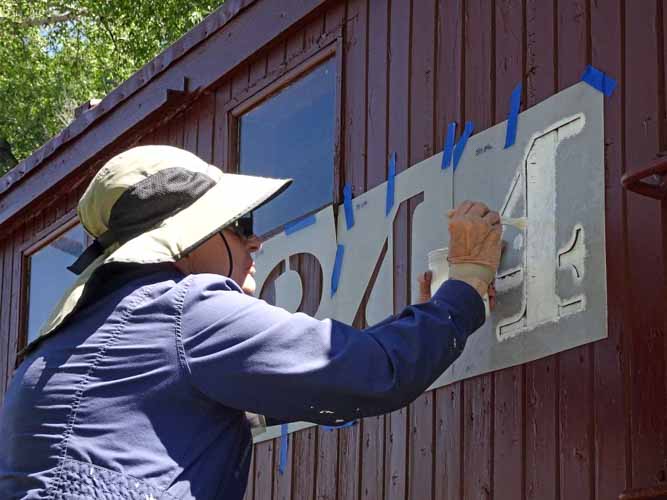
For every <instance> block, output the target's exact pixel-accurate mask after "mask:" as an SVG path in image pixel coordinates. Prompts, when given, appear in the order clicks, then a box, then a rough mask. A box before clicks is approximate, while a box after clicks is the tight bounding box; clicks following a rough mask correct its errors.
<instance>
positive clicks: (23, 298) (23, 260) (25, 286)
mask: <svg viewBox="0 0 667 500" xmlns="http://www.w3.org/2000/svg"><path fill="white" fill-rule="evenodd" d="M80 224H81V222H80V221H79V217H78V215H77V213H76V208H73V209H71V210H69V211H68V212H66V213H65V214H63V215H62V216H61V217H60V218H58V219H56V220H55V221H54V222H52V223H51V224H49V225H47V226H46V227H45V228H43V229H42V230H40V231H39V232H37V233H36V234H34V235H33V236H32V237H31V238H29V239H28V240H26V241H25V242H23V244H22V245H21V247H20V248H19V255H18V257H19V262H20V268H19V275H20V277H21V285H20V290H19V291H20V298H19V311H18V314H19V317H18V330H19V331H18V341H17V344H16V350H17V353H19V352H21V351H22V350H23V349H25V347H26V345H27V344H28V313H29V310H30V276H29V274H30V258H31V257H32V256H33V255H35V254H36V253H37V252H39V251H40V250H42V249H43V248H45V247H47V246H48V245H50V244H51V243H52V242H53V241H55V240H57V239H58V238H60V237H61V236H62V235H63V234H65V233H66V232H67V231H69V230H70V229H72V228H74V227H76V226H77V225H80ZM84 234H85V236H86V245H90V243H92V238H91V237H90V235H89V234H88V232H86V231H85V229H84ZM20 362H21V359H19V357H18V356H17V360H16V365H17V366H18V364H19V363H20Z"/></svg>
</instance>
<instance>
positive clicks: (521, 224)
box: [500, 217, 528, 230]
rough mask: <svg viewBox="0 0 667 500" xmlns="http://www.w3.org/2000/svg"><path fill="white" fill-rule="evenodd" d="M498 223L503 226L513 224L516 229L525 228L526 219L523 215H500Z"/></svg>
mask: <svg viewBox="0 0 667 500" xmlns="http://www.w3.org/2000/svg"><path fill="white" fill-rule="evenodd" d="M500 223H501V224H503V225H505V226H514V227H515V228H517V229H521V230H523V229H526V226H527V225H528V220H527V219H526V218H525V217H516V218H514V217H500Z"/></svg>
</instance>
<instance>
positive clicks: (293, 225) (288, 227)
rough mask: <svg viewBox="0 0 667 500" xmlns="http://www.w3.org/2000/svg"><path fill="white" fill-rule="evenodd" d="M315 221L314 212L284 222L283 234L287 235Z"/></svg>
mask: <svg viewBox="0 0 667 500" xmlns="http://www.w3.org/2000/svg"><path fill="white" fill-rule="evenodd" d="M316 222H317V218H316V217H315V214H312V215H309V216H308V217H304V218H303V219H301V220H298V221H295V222H290V223H289V224H285V234H286V235H287V236H289V235H290V234H293V233H296V232H297V231H300V230H301V229H303V228H304V227H308V226H312V225H313V224H315V223H316Z"/></svg>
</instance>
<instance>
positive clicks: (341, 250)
mask: <svg viewBox="0 0 667 500" xmlns="http://www.w3.org/2000/svg"><path fill="white" fill-rule="evenodd" d="M344 255H345V247H344V246H343V245H338V248H337V249H336V260H335V261H334V268H333V274H332V275H331V296H332V297H333V296H334V295H335V294H336V290H338V282H339V281H340V269H341V267H342V266H343V256H344Z"/></svg>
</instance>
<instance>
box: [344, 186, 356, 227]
mask: <svg viewBox="0 0 667 500" xmlns="http://www.w3.org/2000/svg"><path fill="white" fill-rule="evenodd" d="M343 204H344V206H345V224H346V226H347V228H348V229H350V228H351V227H352V226H354V208H353V207H352V186H350V185H349V184H345V187H343Z"/></svg>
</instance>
